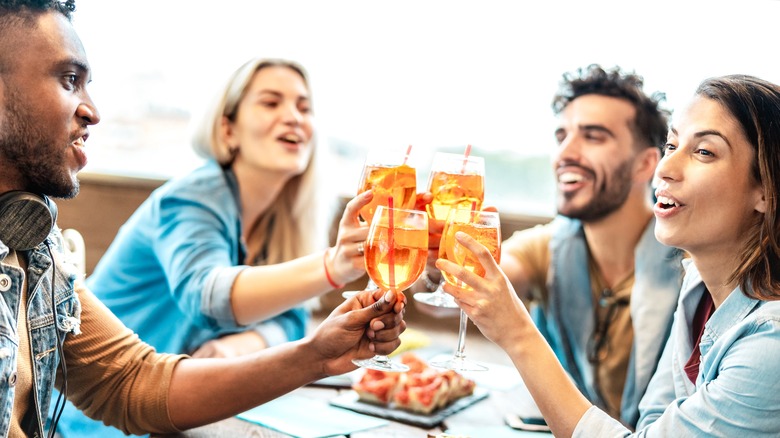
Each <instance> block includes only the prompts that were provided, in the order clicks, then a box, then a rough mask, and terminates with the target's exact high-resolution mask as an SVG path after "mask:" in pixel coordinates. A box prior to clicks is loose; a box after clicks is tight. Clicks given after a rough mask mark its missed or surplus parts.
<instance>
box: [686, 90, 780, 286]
mask: <svg viewBox="0 0 780 438" xmlns="http://www.w3.org/2000/svg"><path fill="white" fill-rule="evenodd" d="M696 95H697V96H702V97H705V98H708V99H712V100H714V101H716V102H718V103H719V104H721V105H722V106H723V107H724V108H725V109H726V111H728V112H729V113H730V114H731V116H732V117H734V119H735V120H736V121H737V123H739V125H740V127H741V128H742V132H743V134H744V135H745V138H747V140H748V142H749V143H750V145H751V146H752V147H753V152H754V155H753V165H752V167H751V169H750V174H751V177H752V178H753V179H754V180H755V181H756V182H757V183H759V184H761V186H762V189H763V194H764V199H765V201H766V213H764V214H762V215H761V216H760V217H759V218H758V219H757V220H756V223H755V224H754V225H753V228H752V229H751V230H750V231H749V232H748V241H747V242H746V244H745V246H744V247H743V248H741V249H740V252H739V256H740V257H739V260H740V265H739V266H738V267H737V269H736V271H735V272H733V273H732V275H731V278H730V280H731V281H737V282H739V286H740V288H741V289H742V291H743V293H744V294H745V295H747V296H749V297H752V298H756V299H759V300H780V221H779V220H778V214H779V212H778V202H777V196H778V193H780V123H778V120H780V86H778V85H776V84H773V83H771V82H768V81H765V80H762V79H759V78H756V77H754V76H747V75H730V76H722V77H716V78H710V79H707V80H705V81H703V82H702V83H701V85H699V88H698V89H697V90H696Z"/></svg>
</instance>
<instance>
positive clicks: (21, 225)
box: [0, 190, 57, 251]
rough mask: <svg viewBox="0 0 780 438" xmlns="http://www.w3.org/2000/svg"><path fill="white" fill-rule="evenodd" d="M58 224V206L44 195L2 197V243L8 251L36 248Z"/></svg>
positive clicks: (15, 193) (8, 194)
mask: <svg viewBox="0 0 780 438" xmlns="http://www.w3.org/2000/svg"><path fill="white" fill-rule="evenodd" d="M56 223H57V205H56V204H55V203H54V202H53V201H51V200H50V199H49V198H48V197H46V196H45V195H37V194H35V193H30V192H24V191H21V190H13V191H10V192H6V193H3V194H0V241H2V242H3V243H4V244H5V245H6V246H8V247H9V248H11V249H15V250H17V251H27V250H30V249H33V248H35V247H36V246H38V245H39V244H40V243H41V242H43V241H44V240H46V236H48V235H49V233H51V230H52V229H53V228H54V225H55V224H56Z"/></svg>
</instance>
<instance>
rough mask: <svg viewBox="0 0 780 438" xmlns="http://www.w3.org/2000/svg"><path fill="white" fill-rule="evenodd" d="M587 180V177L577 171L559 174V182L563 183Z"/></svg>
mask: <svg viewBox="0 0 780 438" xmlns="http://www.w3.org/2000/svg"><path fill="white" fill-rule="evenodd" d="M582 181H585V177H584V176H582V175H581V174H579V173H575V172H564V173H562V174H560V175H558V182H560V183H561V184H576V183H579V182H582Z"/></svg>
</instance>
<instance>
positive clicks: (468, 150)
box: [460, 145, 471, 174]
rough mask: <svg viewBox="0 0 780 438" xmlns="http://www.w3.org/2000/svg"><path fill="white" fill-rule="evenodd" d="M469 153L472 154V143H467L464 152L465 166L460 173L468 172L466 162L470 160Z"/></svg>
mask: <svg viewBox="0 0 780 438" xmlns="http://www.w3.org/2000/svg"><path fill="white" fill-rule="evenodd" d="M469 154H471V145H466V151H465V152H464V153H463V166H462V167H461V168H460V173H461V174H463V173H466V164H467V163H468V162H469Z"/></svg>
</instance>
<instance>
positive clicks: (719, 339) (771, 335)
mask: <svg viewBox="0 0 780 438" xmlns="http://www.w3.org/2000/svg"><path fill="white" fill-rule="evenodd" d="M684 264H685V269H686V277H685V280H684V282H683V288H682V293H681V295H680V303H679V305H678V308H677V311H676V312H675V315H674V324H673V326H672V334H671V336H670V338H669V342H668V343H667V345H666V347H665V349H664V353H663V355H662V356H661V362H660V364H659V366H658V370H657V371H656V373H655V375H654V376H653V378H652V380H651V381H650V385H649V387H648V390H647V393H646V394H645V397H644V398H643V399H642V402H641V403H640V405H639V408H640V413H641V418H640V420H639V424H638V426H637V432H636V433H635V434H631V432H630V431H629V430H628V429H626V428H624V427H623V426H622V425H621V424H620V423H618V422H617V421H615V420H612V419H611V418H610V417H609V416H607V414H605V413H604V412H602V411H600V410H598V409H596V408H595V407H591V408H590V409H589V410H588V411H587V412H586V413H585V415H584V416H583V417H582V419H581V420H580V422H579V424H577V427H576V429H575V431H574V436H575V437H593V436H599V437H613V436H614V437H625V436H640V437H645V436H647V437H671V436H673V437H702V436H707V437H745V438H746V437H751V438H752V437H764V436H765V437H777V436H780V417H778V413H780V377H779V376H780V301H759V300H755V299H753V298H748V297H747V296H745V295H744V294H743V293H742V291H741V290H740V289H739V288H737V289H735V290H734V291H732V292H731V294H730V295H729V296H728V298H726V300H725V301H724V302H723V303H722V304H721V305H720V307H718V309H717V310H716V311H715V312H714V313H713V314H712V316H711V317H710V320H709V321H707V323H706V325H705V328H704V334H703V336H702V340H701V343H700V344H699V348H700V349H701V365H700V367H699V375H698V377H697V379H696V384H695V385H694V384H693V383H691V381H690V380H689V379H688V376H687V374H686V373H685V370H684V367H685V364H686V362H687V361H688V358H689V357H690V355H691V352H692V351H693V342H692V341H691V338H692V334H691V331H690V330H691V321H692V320H693V315H694V313H695V311H696V307H697V305H698V303H699V300H700V299H701V296H702V294H703V293H705V287H704V284H703V283H702V280H701V276H700V274H699V272H698V270H697V269H696V267H695V266H694V265H693V263H691V262H690V260H686V261H684Z"/></svg>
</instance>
